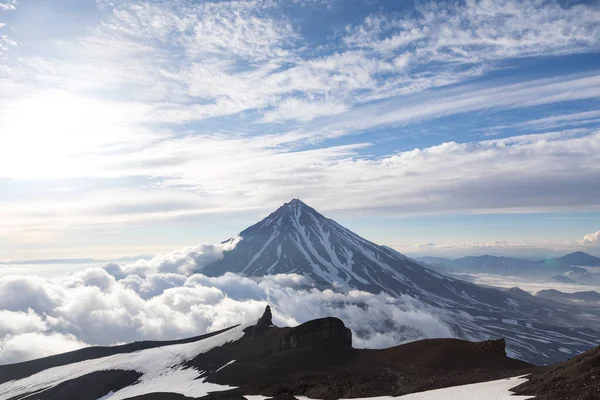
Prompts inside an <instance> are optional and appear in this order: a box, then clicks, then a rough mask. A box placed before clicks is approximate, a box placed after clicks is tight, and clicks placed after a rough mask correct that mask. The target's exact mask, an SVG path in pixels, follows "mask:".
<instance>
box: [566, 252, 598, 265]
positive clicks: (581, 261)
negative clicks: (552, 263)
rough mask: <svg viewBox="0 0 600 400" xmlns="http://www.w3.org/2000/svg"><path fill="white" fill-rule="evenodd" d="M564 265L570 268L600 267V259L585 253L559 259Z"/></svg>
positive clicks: (568, 255) (572, 254)
mask: <svg viewBox="0 0 600 400" xmlns="http://www.w3.org/2000/svg"><path fill="white" fill-rule="evenodd" d="M557 260H558V261H559V262H560V263H561V264H562V265H565V266H569V265H574V266H584V267H600V258H598V257H594V256H592V255H591V254H587V253H584V252H583V251H576V252H575V253H570V254H567V255H566V256H562V257H560V258H558V259H557Z"/></svg>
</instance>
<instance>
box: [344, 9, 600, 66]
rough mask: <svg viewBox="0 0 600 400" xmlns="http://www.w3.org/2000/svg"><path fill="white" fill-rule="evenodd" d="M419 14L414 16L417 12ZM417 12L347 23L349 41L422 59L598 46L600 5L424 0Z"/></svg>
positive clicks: (466, 59) (463, 59) (474, 58)
mask: <svg viewBox="0 0 600 400" xmlns="http://www.w3.org/2000/svg"><path fill="white" fill-rule="evenodd" d="M415 14H416V15H415ZM415 14H413V15H410V16H408V15H399V16H389V15H387V16H378V15H375V16H369V17H367V18H366V19H365V21H364V23H363V24H361V25H358V26H349V27H347V31H348V32H349V33H350V34H349V36H347V37H346V38H345V40H346V42H347V43H348V44H349V45H351V46H357V47H361V48H372V49H374V50H376V51H380V52H391V51H396V50H398V49H410V50H411V51H413V54H414V55H415V56H416V57H418V58H420V59H421V60H423V61H441V62H453V63H456V62H458V63H469V64H470V63H475V62H482V61H485V60H495V59H500V58H509V57H530V56H535V55H542V54H543V55H550V54H568V53H578V52H587V51H590V50H591V49H597V48H598V39H599V38H600V26H599V25H598V17H599V14H600V11H599V10H598V8H597V7H595V6H591V5H585V4H578V5H574V6H570V7H563V6H561V5H560V4H558V3H556V2H546V1H541V0H536V1H528V2H516V1H513V0H502V1H491V0H468V1H466V2H464V3H438V2H423V3H420V4H418V5H417V12H416V13H415Z"/></svg>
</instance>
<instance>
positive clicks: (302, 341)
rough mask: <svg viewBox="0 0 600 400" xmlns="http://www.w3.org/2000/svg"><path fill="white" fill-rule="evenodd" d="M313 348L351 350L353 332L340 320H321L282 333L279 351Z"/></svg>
mask: <svg viewBox="0 0 600 400" xmlns="http://www.w3.org/2000/svg"><path fill="white" fill-rule="evenodd" d="M298 347H311V348H315V347H316V348H323V347H328V348H350V347H352V332H351V331H350V329H348V328H346V326H345V325H344V323H343V322H342V321H341V320H340V319H338V318H321V319H316V320H313V321H309V322H306V323H304V324H302V325H299V326H297V327H295V328H291V329H289V330H286V331H285V332H283V333H282V335H281V336H280V337H279V341H278V343H277V349H278V350H285V349H295V348H298Z"/></svg>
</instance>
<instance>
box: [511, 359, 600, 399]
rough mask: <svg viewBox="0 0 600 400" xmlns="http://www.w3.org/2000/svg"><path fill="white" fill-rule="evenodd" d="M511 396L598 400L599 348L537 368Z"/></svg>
mask: <svg viewBox="0 0 600 400" xmlns="http://www.w3.org/2000/svg"><path fill="white" fill-rule="evenodd" d="M513 392H515V393H516V394H522V395H535V398H536V400H554V399H561V400H597V399H600V347H596V348H594V349H591V350H589V351H586V352H585V353H583V354H580V355H579V356H577V357H574V358H572V359H570V360H568V361H565V362H562V363H560V364H556V365H552V366H550V367H544V368H539V369H538V370H537V371H535V372H534V373H533V374H532V375H531V377H530V379H529V381H527V382H525V383H523V384H522V385H519V386H517V387H516V388H514V389H513Z"/></svg>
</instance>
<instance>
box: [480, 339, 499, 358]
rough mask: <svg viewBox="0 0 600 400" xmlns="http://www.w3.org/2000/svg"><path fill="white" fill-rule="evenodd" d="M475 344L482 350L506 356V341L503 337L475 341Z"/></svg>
mask: <svg viewBox="0 0 600 400" xmlns="http://www.w3.org/2000/svg"><path fill="white" fill-rule="evenodd" d="M476 346H477V347H478V348H479V350H481V351H483V352H486V353H493V354H498V355H500V356H506V341H505V340H504V339H497V340H486V341H485V342H479V343H477V344H476Z"/></svg>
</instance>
